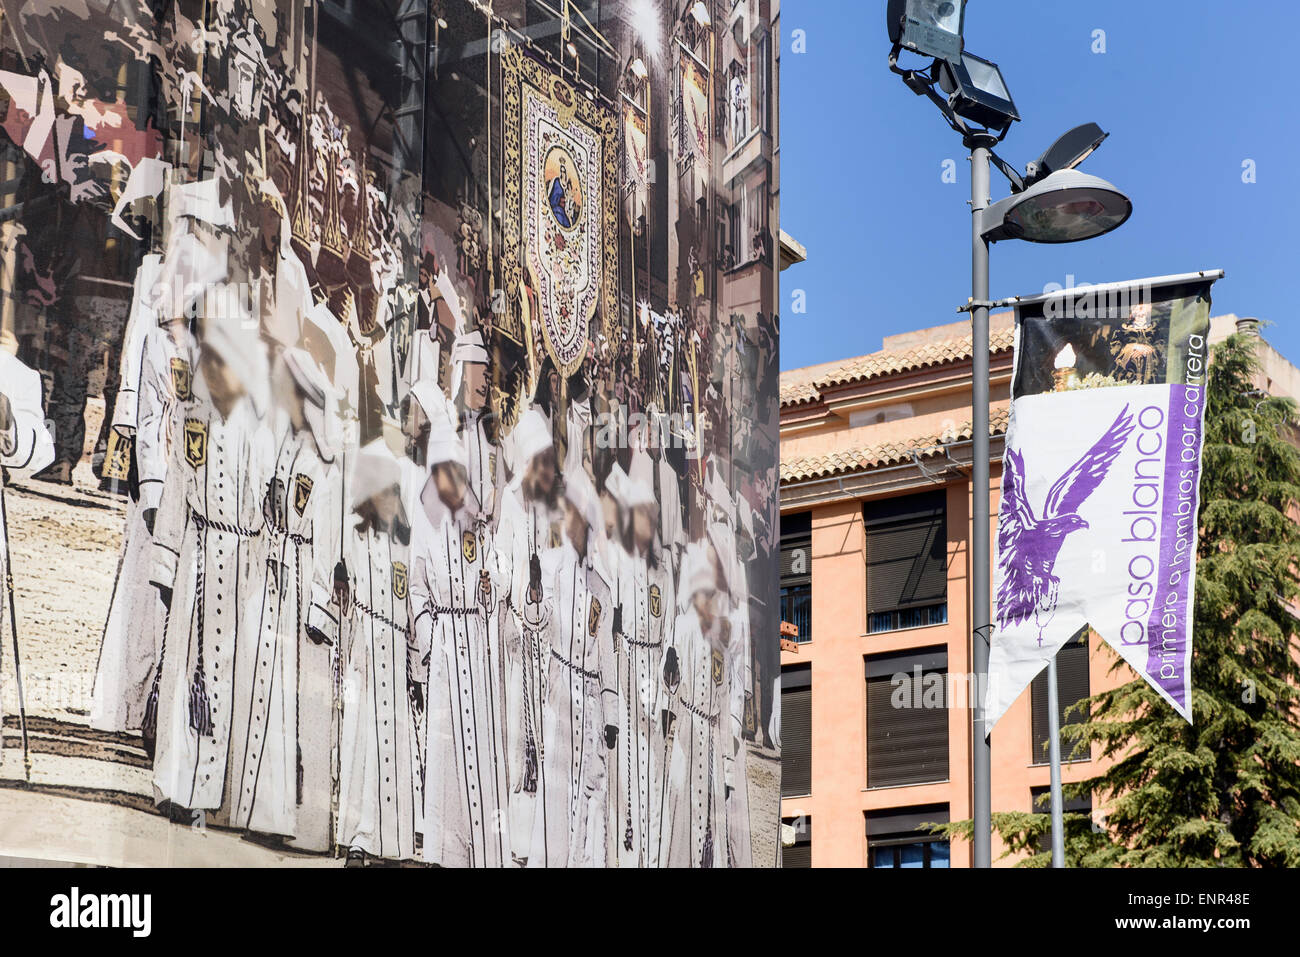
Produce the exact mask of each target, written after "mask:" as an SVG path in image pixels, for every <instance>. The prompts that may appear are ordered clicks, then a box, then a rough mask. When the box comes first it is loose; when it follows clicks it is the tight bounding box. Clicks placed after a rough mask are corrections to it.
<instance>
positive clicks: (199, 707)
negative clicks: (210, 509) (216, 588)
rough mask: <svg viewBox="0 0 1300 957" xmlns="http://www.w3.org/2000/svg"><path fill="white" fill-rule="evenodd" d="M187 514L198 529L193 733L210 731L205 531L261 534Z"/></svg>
mask: <svg viewBox="0 0 1300 957" xmlns="http://www.w3.org/2000/svg"><path fill="white" fill-rule="evenodd" d="M190 515H191V517H192V518H193V519H194V527H195V528H197V529H198V533H199V534H198V538H197V542H198V546H197V548H198V551H197V563H198V574H197V576H196V577H195V582H194V617H195V623H196V625H197V628H196V630H197V632H198V660H197V661H196V662H195V665H194V675H193V677H192V678H191V680H190V727H191V728H193V729H194V731H195V732H196V733H197V734H200V735H211V734H212V702H211V701H210V700H209V699H208V689H207V676H206V674H205V672H204V667H203V631H204V627H203V622H204V611H205V609H204V606H205V604H206V601H205V598H204V591H205V587H204V582H205V580H206V578H207V542H206V540H207V532H208V529H213V530H215V531H218V532H224V533H225V534H227V535H236V536H238V537H239V538H248V539H253V538H256V537H257V536H259V535H261V534H262V529H260V528H253V529H250V528H241V527H240V526H238V525H232V524H230V523H229V522H218V521H215V520H213V519H210V518H208V517H207V516H206V515H204V514H203V513H202V512H200V511H199V510H198V509H194V508H191V509H190Z"/></svg>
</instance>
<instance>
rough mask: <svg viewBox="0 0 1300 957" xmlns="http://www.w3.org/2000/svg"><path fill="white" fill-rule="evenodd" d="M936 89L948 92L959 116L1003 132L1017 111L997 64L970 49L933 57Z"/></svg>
mask: <svg viewBox="0 0 1300 957" xmlns="http://www.w3.org/2000/svg"><path fill="white" fill-rule="evenodd" d="M935 72H937V74H938V79H939V89H941V90H943V92H944V93H946V94H947V95H948V106H949V108H950V109H951V110H952V111H953V112H954V113H956V114H957V115H958V116H960V117H962V118H963V119H967V120H970V121H971V122H972V123H978V124H979V125H980V126H983V127H984V128H985V129H990V130H998V131H999V132H1006V130H1007V128H1008V127H1010V126H1011V124H1012V123H1014V122H1015V121H1016V120H1018V119H1020V113H1019V112H1017V110H1016V104H1015V101H1014V100H1012V99H1011V91H1010V90H1008V89H1007V84H1006V81H1005V80H1004V79H1002V71H1001V70H1000V69H998V65H997V64H996V63H993V62H991V61H989V60H985V59H984V58H983V57H977V56H975V55H974V54H972V53H963V54H961V56H960V57H958V58H957V59H956V60H954V61H949V60H936V61H935Z"/></svg>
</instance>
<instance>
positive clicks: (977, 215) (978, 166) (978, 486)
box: [967, 136, 994, 867]
mask: <svg viewBox="0 0 1300 957" xmlns="http://www.w3.org/2000/svg"><path fill="white" fill-rule="evenodd" d="M993 142H994V139H993V137H991V136H975V137H972V138H971V139H969V140H968V141H967V143H968V145H969V146H970V150H971V156H970V163H971V213H972V226H971V299H972V308H971V432H972V449H973V462H972V469H971V541H970V565H971V674H972V675H974V676H975V682H976V683H975V691H974V693H973V694H972V699H973V700H972V701H971V732H972V734H971V738H972V740H971V817H972V819H973V820H974V822H975V834H974V860H973V861H972V863H973V865H974V866H975V867H991V866H992V844H993V838H992V834H993V826H992V825H993V817H992V809H993V800H992V775H991V771H990V749H989V739H988V738H987V737H986V736H985V733H984V691H985V689H986V687H987V683H988V671H989V637H990V631H991V627H992V626H991V624H990V616H989V604H990V603H989V555H990V552H989V307H988V300H989V244H988V242H987V241H986V240H985V239H984V237H983V235H982V232H983V230H982V229H981V225H982V222H981V221H982V219H983V217H982V215H981V214H982V213H983V211H984V210H985V209H986V208H987V207H988V205H989V200H990V197H989V149H990V148H991V147H992V145H993Z"/></svg>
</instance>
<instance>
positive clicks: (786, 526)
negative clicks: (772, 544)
mask: <svg viewBox="0 0 1300 957" xmlns="http://www.w3.org/2000/svg"><path fill="white" fill-rule="evenodd" d="M811 580H812V515H811V513H810V512H797V513H795V514H793V515H782V516H781V584H782V585H803V584H807V583H808V582H809V581H811Z"/></svg>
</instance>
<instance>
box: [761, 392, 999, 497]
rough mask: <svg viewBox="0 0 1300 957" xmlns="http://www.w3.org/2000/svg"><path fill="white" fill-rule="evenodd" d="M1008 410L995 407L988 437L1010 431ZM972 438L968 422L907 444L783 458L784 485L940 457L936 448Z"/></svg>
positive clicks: (909, 441) (865, 447)
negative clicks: (918, 454) (918, 456)
mask: <svg viewBox="0 0 1300 957" xmlns="http://www.w3.org/2000/svg"><path fill="white" fill-rule="evenodd" d="M1007 418H1008V409H1007V407H1006V406H1002V407H1000V408H993V409H992V410H990V415H989V419H990V421H989V435H1004V434H1006V431H1007ZM970 437H971V423H970V422H969V421H967V422H966V423H965V424H963V425H962V426H960V427H959V428H958V429H957V430H956V432H955V433H954V432H946V433H942V434H939V433H929V434H924V435H917V436H915V437H914V438H911V439H909V440H907V441H904V442H891V443H887V444H884V445H875V446H864V447H860V448H853V449H843V450H839V451H835V452H828V453H826V454H824V455H810V456H804V457H801V458H795V459H786V458H785V457H784V456H783V457H782V459H781V482H782V483H786V482H799V481H804V480H807V479H818V478H833V477H835V476H837V475H848V474H852V473H854V472H866V471H869V470H870V469H874V468H880V467H881V466H886V465H896V464H898V463H901V462H909V461H911V460H912V453H913V452H914V451H915V452H921V453H923V454H922V456H921V457H922V458H929V457H932V456H934V455H938V454H939V452H938V449H937V448H936V447H937V446H939V445H941V444H942V443H945V442H954V441H964V440H966V439H969V438H970Z"/></svg>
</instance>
